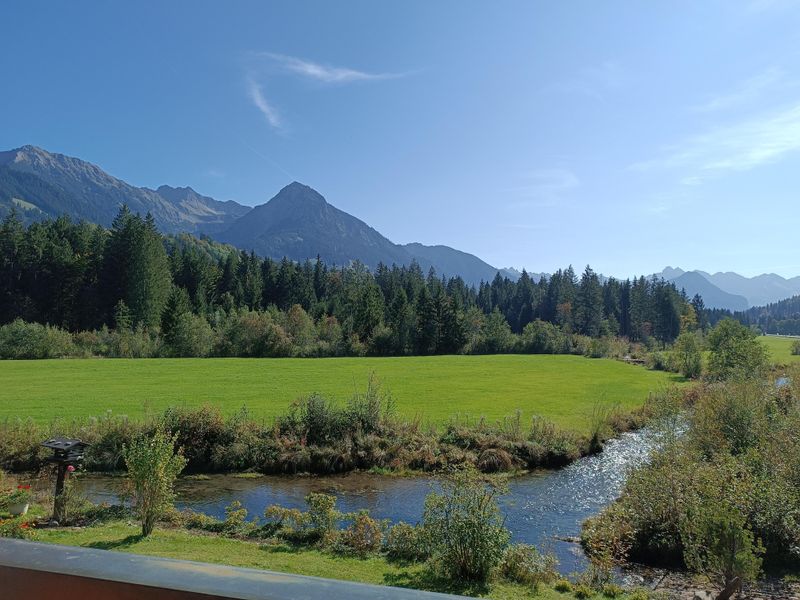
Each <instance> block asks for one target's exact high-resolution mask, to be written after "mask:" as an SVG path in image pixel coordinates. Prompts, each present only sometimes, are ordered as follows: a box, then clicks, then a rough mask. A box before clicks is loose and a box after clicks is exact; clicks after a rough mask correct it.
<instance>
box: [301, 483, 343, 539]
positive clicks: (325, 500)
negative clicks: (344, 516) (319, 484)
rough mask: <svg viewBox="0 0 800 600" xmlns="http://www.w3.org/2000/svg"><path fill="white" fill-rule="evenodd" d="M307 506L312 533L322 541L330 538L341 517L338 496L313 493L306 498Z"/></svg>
mask: <svg viewBox="0 0 800 600" xmlns="http://www.w3.org/2000/svg"><path fill="white" fill-rule="evenodd" d="M306 504H308V523H309V525H310V528H311V531H312V532H313V533H314V535H316V536H317V537H318V538H319V539H321V540H324V539H326V538H328V537H330V536H331V534H332V533H333V532H334V531H335V530H336V522H337V521H338V520H339V517H340V516H341V515H340V514H339V512H338V511H337V510H336V496H332V495H330V494H319V493H316V492H311V493H310V494H308V496H306Z"/></svg>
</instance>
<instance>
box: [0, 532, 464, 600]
mask: <svg viewBox="0 0 800 600" xmlns="http://www.w3.org/2000/svg"><path fill="white" fill-rule="evenodd" d="M0 598H2V600H27V599H36V600H40V599H41V600H49V599H53V600H56V599H57V600H145V599H146V600H213V599H221V598H230V599H232V600H233V599H236V600H338V599H346V600H446V599H447V598H450V599H452V600H455V599H456V598H462V597H461V596H451V595H447V594H436V593H432V592H421V591H418V590H410V589H402V588H393V587H384V586H376V585H366V584H361V583H351V582H346V581H336V580H332V579H322V578H319V577H305V576H302V575H290V574H286V573H275V572H273V571H260V570H257V569H240V568H237V567H228V566H224V565H214V564H207V563H199V562H191V561H186V560H173V559H169V558H155V557H150V556H139V555H136V554H126V553H122V552H109V551H107V550H94V549H91V548H75V547H72V546H57V545H52V544H40V543H36V542H28V541H22V540H12V539H3V538H0Z"/></svg>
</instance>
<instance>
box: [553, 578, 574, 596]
mask: <svg viewBox="0 0 800 600" xmlns="http://www.w3.org/2000/svg"><path fill="white" fill-rule="evenodd" d="M553 589H555V591H557V592H560V593H562V594H568V593H569V592H571V591H572V583H570V581H569V580H568V579H559V580H558V581H556V583H555V584H554V585H553Z"/></svg>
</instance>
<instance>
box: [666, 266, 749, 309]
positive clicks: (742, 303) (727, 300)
mask: <svg viewBox="0 0 800 600" xmlns="http://www.w3.org/2000/svg"><path fill="white" fill-rule="evenodd" d="M665 279H666V278H665ZM671 281H672V282H673V283H674V284H675V287H677V288H678V289H679V290H680V289H684V290H686V294H687V295H688V296H689V297H690V298H691V297H692V296H694V295H695V294H700V296H701V297H702V298H703V302H705V305H706V306H707V307H709V308H727V309H728V310H746V309H747V307H748V306H749V305H748V303H747V298H745V297H744V296H737V295H735V294H729V293H728V292H725V291H723V290H721V289H719V288H718V287H717V286H715V285H714V284H713V283H711V282H710V281H709V280H708V279H706V278H705V277H703V276H702V275H700V274H699V273H695V272H694V271H689V272H688V273H684V274H683V275H679V276H678V277H676V278H675V279H672V280H671Z"/></svg>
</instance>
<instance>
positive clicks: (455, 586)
mask: <svg viewBox="0 0 800 600" xmlns="http://www.w3.org/2000/svg"><path fill="white" fill-rule="evenodd" d="M383 582H384V584H385V585H391V586H394V587H401V588H413V589H417V590H426V591H429V592H440V593H443V594H457V595H461V596H483V595H486V594H488V593H489V588H488V587H487V586H486V584H484V583H472V582H464V581H453V580H451V579H446V578H443V577H439V576H438V575H436V574H435V573H433V572H432V571H431V570H430V569H423V570H421V571H405V570H404V571H400V572H399V573H384V575H383Z"/></svg>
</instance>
